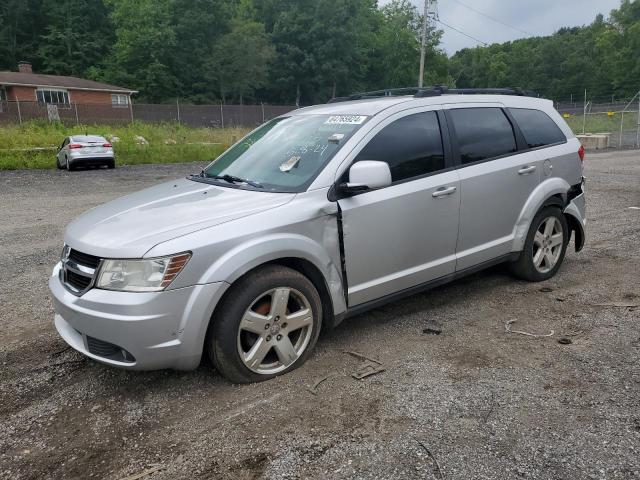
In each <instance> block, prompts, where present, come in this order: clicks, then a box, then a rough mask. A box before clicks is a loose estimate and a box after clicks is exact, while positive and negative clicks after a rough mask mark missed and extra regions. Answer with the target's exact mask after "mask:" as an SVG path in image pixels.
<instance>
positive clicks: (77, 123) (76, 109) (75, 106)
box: [73, 102, 80, 125]
mask: <svg viewBox="0 0 640 480" xmlns="http://www.w3.org/2000/svg"><path fill="white" fill-rule="evenodd" d="M73 108H74V109H75V111H76V125H80V122H79V121H78V102H73Z"/></svg>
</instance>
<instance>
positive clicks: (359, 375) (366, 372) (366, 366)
mask: <svg viewBox="0 0 640 480" xmlns="http://www.w3.org/2000/svg"><path fill="white" fill-rule="evenodd" d="M384 371H385V368H384V367H383V366H382V364H380V363H374V362H369V361H366V362H364V363H363V364H362V365H360V366H359V367H358V369H357V370H356V371H355V372H353V373H352V374H351V376H352V377H353V378H355V379H356V380H362V379H363V378H366V377H370V376H371V375H375V374H376V373H381V372H384Z"/></svg>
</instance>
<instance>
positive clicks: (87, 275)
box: [60, 247, 100, 296]
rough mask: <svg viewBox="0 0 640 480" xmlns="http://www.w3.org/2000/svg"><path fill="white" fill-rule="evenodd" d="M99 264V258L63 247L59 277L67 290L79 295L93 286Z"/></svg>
mask: <svg viewBox="0 0 640 480" xmlns="http://www.w3.org/2000/svg"><path fill="white" fill-rule="evenodd" d="M99 265H100V258H98V257H94V256H93V255H88V254H86V253H82V252H78V251H77V250H73V249H71V248H69V247H65V248H64V250H63V252H62V269H61V270H60V279H61V280H62V283H63V284H64V286H65V288H66V289H67V290H68V291H70V292H71V293H73V294H74V295H77V296H80V295H82V294H84V293H85V292H87V291H88V290H89V289H90V288H91V287H92V286H93V282H94V281H95V277H96V273H97V271H98V266H99Z"/></svg>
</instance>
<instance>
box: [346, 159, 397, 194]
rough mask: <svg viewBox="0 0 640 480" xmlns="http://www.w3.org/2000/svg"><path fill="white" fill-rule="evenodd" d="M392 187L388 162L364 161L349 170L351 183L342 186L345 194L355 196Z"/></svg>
mask: <svg viewBox="0 0 640 480" xmlns="http://www.w3.org/2000/svg"><path fill="white" fill-rule="evenodd" d="M389 185H391V170H390V169H389V164H387V163H386V162H379V161H375V160H362V161H360V162H356V163H354V164H353V165H352V166H351V168H350V169H349V183H343V184H341V185H340V190H342V191H343V192H344V193H348V194H354V193H358V192H364V191H367V190H372V189H375V188H383V187H388V186H389Z"/></svg>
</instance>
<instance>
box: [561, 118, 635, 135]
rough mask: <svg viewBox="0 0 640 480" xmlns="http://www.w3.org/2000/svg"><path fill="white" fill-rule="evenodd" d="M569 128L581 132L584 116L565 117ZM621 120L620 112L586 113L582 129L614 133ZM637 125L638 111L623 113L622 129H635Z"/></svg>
mask: <svg viewBox="0 0 640 480" xmlns="http://www.w3.org/2000/svg"><path fill="white" fill-rule="evenodd" d="M565 120H566V121H567V123H568V124H569V127H571V130H573V133H575V134H576V135H579V134H581V133H582V127H583V122H584V117H583V116H582V115H572V116H571V117H569V118H565ZM621 122H622V114H621V113H616V114H615V115H613V116H611V117H610V116H608V115H607V114H606V113H598V114H591V115H587V119H586V122H584V126H585V128H584V131H585V132H586V133H615V132H619V131H620V126H621ZM637 126H638V113H637V112H628V113H625V114H624V125H623V130H624V131H630V130H635V129H636V128H637Z"/></svg>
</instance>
